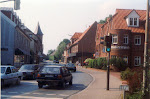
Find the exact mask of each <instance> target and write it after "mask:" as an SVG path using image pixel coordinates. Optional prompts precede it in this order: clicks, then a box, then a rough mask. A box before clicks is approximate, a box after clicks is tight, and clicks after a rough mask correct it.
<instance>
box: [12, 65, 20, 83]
mask: <svg viewBox="0 0 150 99" xmlns="http://www.w3.org/2000/svg"><path fill="white" fill-rule="evenodd" d="M11 71H12V82H16V81H17V80H18V75H17V73H16V68H15V67H11Z"/></svg>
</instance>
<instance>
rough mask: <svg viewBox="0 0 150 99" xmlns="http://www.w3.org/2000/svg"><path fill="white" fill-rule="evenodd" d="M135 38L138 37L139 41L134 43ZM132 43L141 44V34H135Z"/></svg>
mask: <svg viewBox="0 0 150 99" xmlns="http://www.w3.org/2000/svg"><path fill="white" fill-rule="evenodd" d="M136 39H139V43H136V42H135V40H136ZM134 44H135V45H141V36H140V35H135V36H134Z"/></svg>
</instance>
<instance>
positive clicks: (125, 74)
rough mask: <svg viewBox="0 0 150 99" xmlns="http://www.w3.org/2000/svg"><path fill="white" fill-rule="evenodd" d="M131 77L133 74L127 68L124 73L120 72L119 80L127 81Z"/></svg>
mask: <svg viewBox="0 0 150 99" xmlns="http://www.w3.org/2000/svg"><path fill="white" fill-rule="evenodd" d="M132 75H133V72H132V71H131V69H130V68H127V69H126V70H125V71H122V72H121V75H120V76H121V79H122V80H127V79H129V78H130V76H132Z"/></svg>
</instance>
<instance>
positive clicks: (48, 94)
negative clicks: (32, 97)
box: [46, 94, 56, 95]
mask: <svg viewBox="0 0 150 99" xmlns="http://www.w3.org/2000/svg"><path fill="white" fill-rule="evenodd" d="M46 95H56V94H46Z"/></svg>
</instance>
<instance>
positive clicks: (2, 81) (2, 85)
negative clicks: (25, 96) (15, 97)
mask: <svg viewBox="0 0 150 99" xmlns="http://www.w3.org/2000/svg"><path fill="white" fill-rule="evenodd" d="M1 88H2V89H3V88H4V80H1Z"/></svg>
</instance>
